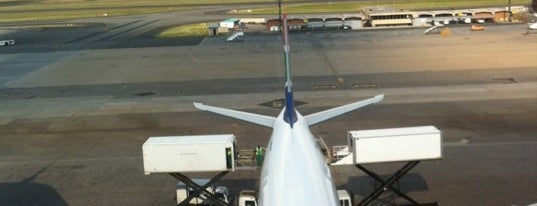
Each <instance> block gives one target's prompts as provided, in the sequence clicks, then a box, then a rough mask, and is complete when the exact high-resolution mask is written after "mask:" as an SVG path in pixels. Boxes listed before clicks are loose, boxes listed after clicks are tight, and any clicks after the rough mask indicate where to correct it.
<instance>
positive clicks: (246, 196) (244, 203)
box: [237, 190, 257, 206]
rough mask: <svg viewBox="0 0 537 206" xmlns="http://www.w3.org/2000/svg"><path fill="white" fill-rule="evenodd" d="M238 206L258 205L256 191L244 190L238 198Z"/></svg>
mask: <svg viewBox="0 0 537 206" xmlns="http://www.w3.org/2000/svg"><path fill="white" fill-rule="evenodd" d="M237 206H257V200H256V198H255V191H253V190H242V191H241V193H240V194H239V198H237Z"/></svg>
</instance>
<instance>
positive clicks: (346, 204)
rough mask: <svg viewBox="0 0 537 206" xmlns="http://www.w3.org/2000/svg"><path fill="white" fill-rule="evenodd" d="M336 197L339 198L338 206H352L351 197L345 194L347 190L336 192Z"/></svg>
mask: <svg viewBox="0 0 537 206" xmlns="http://www.w3.org/2000/svg"><path fill="white" fill-rule="evenodd" d="M337 196H338V198H339V205H340V206H352V200H351V196H350V195H349V192H347V190H338V191H337Z"/></svg>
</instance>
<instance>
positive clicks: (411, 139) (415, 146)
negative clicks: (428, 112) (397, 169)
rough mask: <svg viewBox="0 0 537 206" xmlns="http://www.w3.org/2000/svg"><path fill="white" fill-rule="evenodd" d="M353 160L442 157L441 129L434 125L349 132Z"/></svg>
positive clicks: (368, 161) (405, 159)
mask: <svg viewBox="0 0 537 206" xmlns="http://www.w3.org/2000/svg"><path fill="white" fill-rule="evenodd" d="M348 141H349V151H352V152H353V155H354V158H353V159H354V164H364V163H380V162H398V161H416V160H432V159H441V158H442V137H441V132H440V130H438V129H437V128H436V127H434V126H422V127H406V128H390V129H376V130H360V131H349V132H348Z"/></svg>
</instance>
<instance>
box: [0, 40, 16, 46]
mask: <svg viewBox="0 0 537 206" xmlns="http://www.w3.org/2000/svg"><path fill="white" fill-rule="evenodd" d="M13 45H15V40H13V39H9V40H0V46H13Z"/></svg>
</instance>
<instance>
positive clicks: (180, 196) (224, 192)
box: [176, 179, 230, 205]
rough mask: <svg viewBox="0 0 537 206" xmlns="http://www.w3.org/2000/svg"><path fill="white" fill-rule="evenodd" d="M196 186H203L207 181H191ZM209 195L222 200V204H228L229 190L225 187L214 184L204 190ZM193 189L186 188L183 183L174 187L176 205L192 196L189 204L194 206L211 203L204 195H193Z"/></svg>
mask: <svg viewBox="0 0 537 206" xmlns="http://www.w3.org/2000/svg"><path fill="white" fill-rule="evenodd" d="M192 181H193V182H194V183H196V184H197V185H205V184H207V183H209V181H210V180H209V179H192ZM206 190H207V191H208V192H209V193H212V194H214V195H216V196H218V197H219V198H220V199H222V200H223V201H224V202H226V203H229V197H230V196H229V189H228V188H227V187H225V186H218V185H216V184H213V185H210V186H209V187H207V188H206ZM193 191H194V189H193V188H192V187H188V186H187V185H186V184H185V183H184V182H179V183H177V185H176V199H177V204H181V203H182V202H183V201H184V200H186V199H187V198H188V197H189V196H192V198H191V200H190V201H189V202H188V203H189V204H194V205H207V204H212V202H213V201H211V200H209V199H208V198H207V197H206V196H205V195H204V194H199V195H197V196H196V195H193V194H192V192H193Z"/></svg>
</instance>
